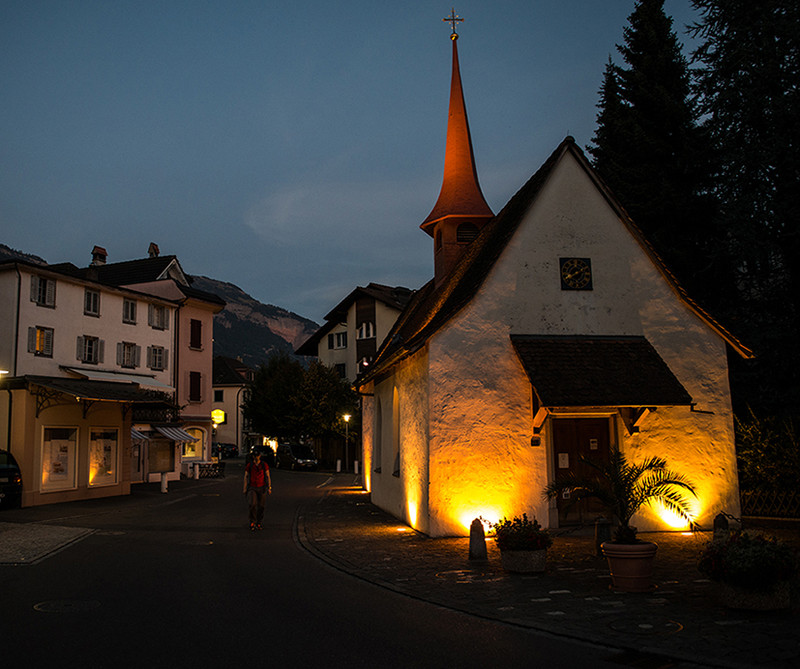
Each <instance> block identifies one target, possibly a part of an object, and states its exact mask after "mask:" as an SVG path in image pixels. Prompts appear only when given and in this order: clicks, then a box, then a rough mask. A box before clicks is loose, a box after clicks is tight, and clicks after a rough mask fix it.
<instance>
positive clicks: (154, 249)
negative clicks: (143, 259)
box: [147, 242, 159, 258]
mask: <svg viewBox="0 0 800 669" xmlns="http://www.w3.org/2000/svg"><path fill="white" fill-rule="evenodd" d="M158 253H159V251H158V244H156V243H155V242H150V246H149V248H148V249H147V255H148V256H150V257H151V258H158Z"/></svg>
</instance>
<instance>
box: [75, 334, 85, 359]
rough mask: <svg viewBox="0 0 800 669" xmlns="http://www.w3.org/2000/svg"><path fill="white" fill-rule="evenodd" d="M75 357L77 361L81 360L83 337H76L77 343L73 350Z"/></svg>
mask: <svg viewBox="0 0 800 669" xmlns="http://www.w3.org/2000/svg"><path fill="white" fill-rule="evenodd" d="M75 357H76V358H77V359H78V360H83V337H81V336H78V343H77V346H76V348H75Z"/></svg>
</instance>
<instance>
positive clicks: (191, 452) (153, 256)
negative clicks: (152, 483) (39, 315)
mask: <svg viewBox="0 0 800 669" xmlns="http://www.w3.org/2000/svg"><path fill="white" fill-rule="evenodd" d="M53 267H57V268H59V269H60V270H61V271H63V272H65V273H68V274H71V275H73V276H79V277H85V276H96V277H97V280H98V281H100V282H102V283H104V284H106V285H111V286H119V287H121V288H130V289H134V290H138V291H141V292H143V293H147V294H150V295H154V296H159V297H162V298H164V299H166V300H170V301H172V302H173V303H175V304H176V309H175V312H174V315H173V320H172V322H170V321H169V320H168V319H167V314H165V313H164V312H163V310H160V309H157V308H155V307H154V308H151V309H150V310H149V311H148V313H147V319H148V323H151V324H152V325H153V327H161V328H164V329H165V330H170V331H171V332H172V345H173V351H174V364H173V365H172V367H171V371H172V386H173V387H174V391H175V402H176V404H177V405H178V406H179V407H181V409H180V415H179V417H180V419H181V421H182V422H183V427H182V429H183V431H184V432H186V433H187V434H189V435H190V436H191V440H189V439H186V440H184V441H182V442H181V451H180V458H179V463H178V464H177V465H176V469H175V471H174V472H172V473H170V476H169V478H171V479H172V478H177V477H178V476H179V475H180V474H183V475H192V473H193V469H194V465H195V464H196V463H200V462H207V461H209V460H210V459H211V435H212V431H213V424H212V421H211V408H212V390H211V389H212V385H211V381H212V365H213V363H212V361H213V342H214V339H213V332H214V314H216V313H218V312H220V311H222V309H223V308H224V307H225V302H224V300H222V299H221V298H219V297H218V296H217V295H213V294H211V293H207V292H205V291H201V290H197V289H195V288H193V287H192V285H191V284H192V280H191V277H190V276H188V275H187V274H186V273H185V272H184V271H183V268H182V267H181V265H180V262H179V261H178V258H177V257H176V256H174V255H166V256H162V255H160V253H159V249H158V246H157V245H156V244H154V243H151V244H150V246H149V248H148V257H147V258H140V259H136V260H128V261H123V262H118V263H109V262H108V255H107V253H106V251H105V249H103V248H101V247H97V246H96V247H95V248H94V249H93V250H92V264H91V265H90V266H89V267H85V268H78V267H75V266H74V265H72V264H69V263H65V264H63V265H55V266H53ZM143 317H144V316H143ZM156 478H157V475H156V474H150V476H149V480H156Z"/></svg>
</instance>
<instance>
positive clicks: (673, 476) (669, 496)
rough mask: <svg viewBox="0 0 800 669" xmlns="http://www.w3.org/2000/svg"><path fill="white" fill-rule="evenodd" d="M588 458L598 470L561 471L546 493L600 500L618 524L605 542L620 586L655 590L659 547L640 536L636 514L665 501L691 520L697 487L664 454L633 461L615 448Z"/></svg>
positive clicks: (604, 546)
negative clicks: (601, 458) (600, 459)
mask: <svg viewBox="0 0 800 669" xmlns="http://www.w3.org/2000/svg"><path fill="white" fill-rule="evenodd" d="M583 461H584V462H585V463H587V464H588V465H589V466H590V467H592V469H594V472H593V473H592V474H591V475H590V476H579V475H577V474H575V473H574V472H570V473H568V474H567V475H565V476H561V477H559V478H557V479H556V480H555V481H553V482H552V483H551V484H550V485H548V486H547V487H546V488H545V490H544V494H545V497H548V498H550V499H552V498H555V497H557V496H558V495H561V494H563V493H569V495H570V497H571V498H572V499H573V500H575V501H578V500H581V499H587V498H594V499H597V500H598V501H599V502H600V503H601V504H602V505H603V506H604V507H606V509H608V511H609V513H610V514H611V515H612V516H613V520H614V521H616V522H617V523H618V525H617V527H616V530H615V532H614V537H613V539H612V541H606V542H604V543H603V545H602V547H601V548H602V550H603V554H604V555H605V556H606V558H607V559H608V564H609V567H610V569H611V580H612V583H613V585H614V587H616V588H618V589H620V590H625V591H628V592H644V591H647V590H650V589H651V588H652V583H651V576H652V565H653V559H654V558H655V554H656V550H657V549H658V546H657V545H656V544H654V543H652V542H649V541H639V540H638V539H637V538H636V528H635V527H631V524H630V521H631V518H633V516H634V514H635V513H636V512H637V511H638V510H639V509H641V508H642V507H643V506H645V505H653V504H661V505H662V506H663V507H665V508H666V509H668V510H670V511H672V512H674V513H677V514H678V515H679V516H682V517H683V518H685V519H686V520H687V521H688V522H691V519H692V511H691V499H690V497H689V495H691V496H694V495H695V491H694V486H693V485H692V484H691V483H690V482H689V480H688V479H687V478H686V477H684V476H683V475H682V474H679V473H677V472H674V471H672V470H670V469H668V468H667V463H666V460H664V459H663V458H659V457H652V458H646V459H645V460H643V461H642V462H640V463H631V462H629V461H628V459H627V457H626V456H625V455H624V454H623V453H622V452H621V451H620V450H619V449H616V448H615V449H612V450H611V453H610V456H609V460H608V462H606V463H602V464H598V463H595V462H592V461H591V460H587V459H584V460H583Z"/></svg>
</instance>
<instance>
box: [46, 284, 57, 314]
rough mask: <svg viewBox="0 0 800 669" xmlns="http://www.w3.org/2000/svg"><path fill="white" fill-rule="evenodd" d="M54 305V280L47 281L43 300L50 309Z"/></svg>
mask: <svg viewBox="0 0 800 669" xmlns="http://www.w3.org/2000/svg"><path fill="white" fill-rule="evenodd" d="M55 303H56V282H55V280H54V279H48V280H47V297H46V298H45V304H47V305H48V306H50V307H52V306H54V305H55Z"/></svg>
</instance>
